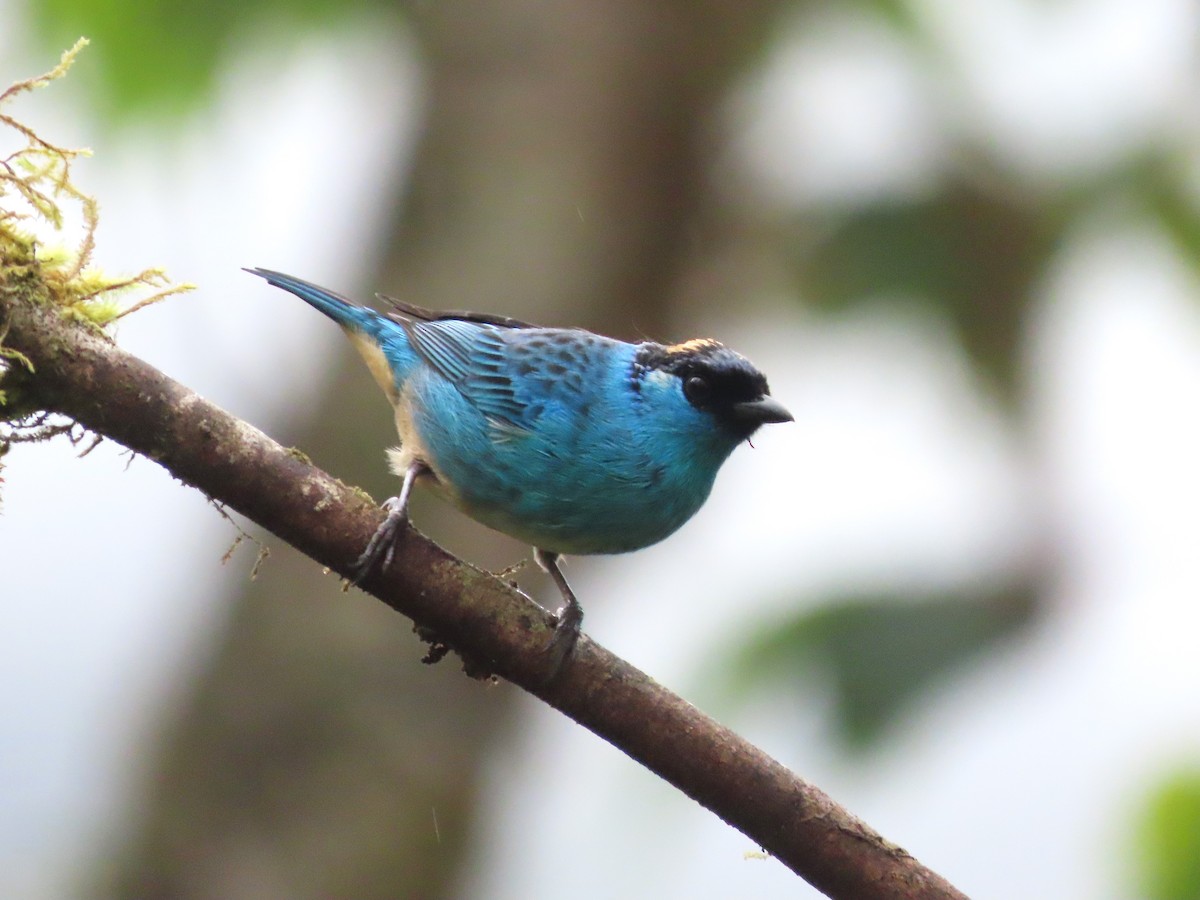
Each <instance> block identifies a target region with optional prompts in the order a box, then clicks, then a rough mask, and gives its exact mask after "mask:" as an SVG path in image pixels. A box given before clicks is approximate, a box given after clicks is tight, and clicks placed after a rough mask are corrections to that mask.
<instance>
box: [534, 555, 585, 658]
mask: <svg viewBox="0 0 1200 900" xmlns="http://www.w3.org/2000/svg"><path fill="white" fill-rule="evenodd" d="M533 558H534V559H535V560H536V561H537V564H538V565H539V566H541V567H542V568H543V569H545V571H546V574H548V575H549V576H550V578H551V579H552V580H553V581H554V585H555V587H557V588H558V591H559V593H560V594H562V598H563V607H562V609H560V610H559V611H558V613H557V614H556V615H557V619H558V621H557V622H555V623H554V636H553V637H551V638H550V642H549V643H548V644H547V645H546V649H547V650H549V651H550V658H551V668H550V678H551V679H554V678H556V677H557V676H558V673H559V672H560V671H562V667H563V665H564V664H565V663H566V661H567V659H569V658H570V656H571V652H572V651H573V650H574V649H575V642H576V641H578V640H579V626H580V625H581V624H583V607H582V606H580V605H579V601H578V600H576V599H575V592H574V591H572V590H571V586H570V585H569V584H567V579H566V578H564V577H563V573H562V570H560V569H559V567H558V554H557V553H551V552H549V551H548V550H542V549H539V548H537V547H535V548H534V550H533Z"/></svg>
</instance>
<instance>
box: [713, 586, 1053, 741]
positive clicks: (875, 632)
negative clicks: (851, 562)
mask: <svg viewBox="0 0 1200 900" xmlns="http://www.w3.org/2000/svg"><path fill="white" fill-rule="evenodd" d="M798 605H799V604H798ZM1036 610H1037V605H1036V592H1035V589H1034V586H1033V585H1018V586H1006V587H1003V588H997V589H993V590H988V589H983V590H980V591H979V592H978V593H977V594H975V595H974V596H972V595H971V594H970V592H967V591H964V592H961V593H949V592H947V593H932V594H929V595H927V596H916V595H914V594H912V593H904V594H875V595H865V596H864V595H860V596H853V597H841V598H833V599H832V600H830V601H829V602H828V605H823V606H822V607H821V608H819V609H817V610H815V611H811V612H805V613H803V614H801V615H798V616H795V617H794V618H790V619H788V620H786V621H783V622H773V623H770V624H769V625H768V626H767V627H765V628H764V629H763V630H762V632H761V633H760V634H759V636H758V637H757V638H754V639H752V640H751V641H750V642H749V643H748V644H747V645H746V646H745V648H744V649H743V650H741V651H740V654H739V657H738V659H737V661H736V666H735V671H736V673H737V679H738V680H739V681H740V682H741V686H742V687H743V688H746V687H749V686H752V685H754V684H757V683H764V682H765V683H778V682H779V681H781V680H782V681H789V680H790V681H795V680H797V679H798V678H800V677H801V676H802V674H803V673H806V672H811V671H812V669H813V667H814V666H817V667H819V668H820V669H821V670H822V672H823V673H825V674H826V675H827V677H828V681H829V683H830V685H831V687H832V690H833V692H834V697H833V699H834V707H833V715H834V720H835V724H836V726H837V730H838V733H839V735H840V737H841V738H842V740H843V741H844V742H845V743H846V744H847V745H848V746H850V747H852V748H855V749H859V750H863V749H866V748H867V747H869V746H870V745H871V744H873V743H875V742H877V741H878V740H879V739H880V738H881V737H882V736H883V734H884V732H885V730H886V729H887V728H888V726H889V725H891V724H893V723H895V722H896V721H897V720H898V719H900V718H901V717H902V716H903V715H904V714H905V713H906V712H907V711H908V710H909V709H911V708H912V707H913V706H914V705H915V704H916V703H917V701H919V700H920V699H921V697H922V695H923V693H924V692H925V691H926V690H928V689H929V688H930V687H932V686H934V685H936V684H939V683H941V682H943V681H944V680H946V678H947V677H948V676H949V675H951V674H952V673H953V672H955V671H957V670H959V669H961V668H962V667H963V666H964V665H965V664H966V663H967V662H968V661H969V660H971V659H972V658H973V657H975V656H976V655H978V654H979V653H981V652H983V651H984V650H987V649H989V648H992V647H994V646H995V645H996V644H997V643H998V642H1000V641H1002V640H1004V639H1005V638H1008V637H1010V636H1011V635H1012V634H1013V633H1015V632H1016V631H1018V630H1020V629H1022V628H1024V627H1026V626H1028V625H1029V623H1030V620H1031V619H1032V617H1033V615H1034V614H1035V612H1036Z"/></svg>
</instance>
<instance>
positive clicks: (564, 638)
mask: <svg viewBox="0 0 1200 900" xmlns="http://www.w3.org/2000/svg"><path fill="white" fill-rule="evenodd" d="M582 624H583V607H581V606H580V605H579V603H578V602H573V598H572V601H568V603H567V604H566V605H565V606H563V608H562V609H560V610H559V611H558V613H557V614H556V615H555V623H554V634H553V635H551V636H550V640H549V641H547V642H546V652H547V653H549V654H550V676H549V678H548V679H547V680H548V681H554V680H555V679H556V678H558V676H559V674H560V673H561V672H562V670H563V668H564V667H565V666H566V664H567V660H569V659H570V658H571V654H572V653H574V652H575V645H576V644H577V643H578V642H579V633H580V626H581V625H582Z"/></svg>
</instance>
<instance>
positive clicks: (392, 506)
mask: <svg viewBox="0 0 1200 900" xmlns="http://www.w3.org/2000/svg"><path fill="white" fill-rule="evenodd" d="M381 508H382V509H385V510H387V517H386V518H385V519H384V520H383V521H382V522H380V523H379V527H378V528H377V529H375V533H374V534H373V535H371V540H370V541H368V542H367V548H366V549H365V550H363V552H362V555H361V556H359V558H358V559H357V560H355V562H354V568H353V569H352V573H353V575H354V577H353V578H352V579H351V583H352V584H355V585H359V584H362V583H363V581H364V580H365V579H366V578H367V576H368V575H370V574H371V573H372V572H374V571H376V570H377V569H378V571H379V572H386V571H387V570H388V568H389V567H390V566H391V565H392V560H393V559H394V558H395V556H396V542H397V541H398V540H399V538H400V534H401V533H402V532H403V531H404V529H405V527H406V526H407V525H408V514H407V511H406V510H405V508H404V506H402V505H401V502H400V498H399V497H389V498H388V499H387V500H385V501H384V502H383V506H382V507H381Z"/></svg>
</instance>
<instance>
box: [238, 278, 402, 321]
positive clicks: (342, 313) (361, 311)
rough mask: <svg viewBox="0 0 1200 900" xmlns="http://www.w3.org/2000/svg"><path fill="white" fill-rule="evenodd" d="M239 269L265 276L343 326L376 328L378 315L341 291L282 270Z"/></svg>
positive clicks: (270, 282) (276, 285)
mask: <svg viewBox="0 0 1200 900" xmlns="http://www.w3.org/2000/svg"><path fill="white" fill-rule="evenodd" d="M243 271H245V272H249V273H250V274H251V275H257V276H259V277H260V278H265V279H266V280H267V282H268V283H269V284H273V285H275V287H279V288H283V289H284V290H285V291H289V292H290V293H293V294H295V295H296V296H297V297H299V298H300V299H301V300H303V301H304V302H305V303H308V304H309V305H310V306H315V307H316V308H317V309H319V310H320V311H321V312H323V313H325V315H327V316H329V318H331V319H333V321H335V322H337V323H338V324H339V325H341V326H342V327H343V328H353V329H355V330H356V331H366V332H368V333H374V332H377V331H378V330H379V323H378V320H379V319H380V318H382V317H381V316H380V315H379V313H377V312H375V310H373V309H368V308H367V307H365V306H360V305H359V304H357V303H355V302H353V301H352V300H349V299H348V298H346V297H343V296H342V295H341V294H337V293H334V292H333V291H331V290H328V289H326V288H323V287H318V286H317V285H315V284H312V283H311V282H308V281H304V280H303V279H300V278H295V277H293V276H291V275H285V274H283V273H282V272H273V271H271V270H270V269H244V270H243Z"/></svg>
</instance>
